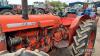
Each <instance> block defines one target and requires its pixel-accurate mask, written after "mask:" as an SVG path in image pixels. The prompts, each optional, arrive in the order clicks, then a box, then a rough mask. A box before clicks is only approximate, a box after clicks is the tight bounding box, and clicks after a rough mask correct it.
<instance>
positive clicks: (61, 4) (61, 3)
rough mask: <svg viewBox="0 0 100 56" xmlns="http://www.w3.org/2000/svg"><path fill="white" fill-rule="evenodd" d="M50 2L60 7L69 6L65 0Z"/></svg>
mask: <svg viewBox="0 0 100 56" xmlns="http://www.w3.org/2000/svg"><path fill="white" fill-rule="evenodd" d="M49 4H50V5H51V6H53V7H58V8H61V7H67V4H66V3H63V2H60V1H52V2H49Z"/></svg>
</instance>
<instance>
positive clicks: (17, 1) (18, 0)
mask: <svg viewBox="0 0 100 56" xmlns="http://www.w3.org/2000/svg"><path fill="white" fill-rule="evenodd" d="M35 1H40V2H44V1H45V0H28V4H29V5H32V4H33V2H35ZM50 1H61V2H66V3H67V4H68V3H71V2H77V1H82V2H84V1H85V0H50ZM94 1H97V0H94ZM98 1H99V0H98ZM8 2H9V4H21V0H8Z"/></svg>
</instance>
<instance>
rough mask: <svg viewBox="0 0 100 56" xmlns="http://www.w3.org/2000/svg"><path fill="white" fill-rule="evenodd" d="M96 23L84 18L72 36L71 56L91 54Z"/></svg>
mask: <svg viewBox="0 0 100 56" xmlns="http://www.w3.org/2000/svg"><path fill="white" fill-rule="evenodd" d="M96 27H97V26H96V23H95V21H93V20H90V19H89V20H86V21H85V22H83V23H82V24H81V25H80V26H79V28H78V29H77V30H76V35H75V36H74V37H73V38H74V42H73V44H72V56H85V55H88V56H91V55H92V53H93V47H94V43H95V38H96Z"/></svg>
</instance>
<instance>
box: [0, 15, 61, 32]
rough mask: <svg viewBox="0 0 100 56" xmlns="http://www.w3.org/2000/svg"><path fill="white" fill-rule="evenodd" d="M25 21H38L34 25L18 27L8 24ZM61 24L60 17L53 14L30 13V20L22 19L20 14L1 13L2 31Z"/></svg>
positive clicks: (0, 23)
mask: <svg viewBox="0 0 100 56" xmlns="http://www.w3.org/2000/svg"><path fill="white" fill-rule="evenodd" d="M24 22H36V24H35V25H32V26H21V27H17V28H15V27H14V28H8V27H7V24H11V23H24ZM39 24H40V25H39ZM59 24H60V18H59V17H57V16H53V15H29V20H24V19H22V16H19V15H8V16H7V15H0V25H1V27H2V32H10V31H17V30H22V29H28V28H37V27H46V26H58V25H59Z"/></svg>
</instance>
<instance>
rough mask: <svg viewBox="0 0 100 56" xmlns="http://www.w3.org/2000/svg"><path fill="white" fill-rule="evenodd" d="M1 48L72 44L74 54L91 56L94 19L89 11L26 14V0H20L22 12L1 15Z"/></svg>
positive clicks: (64, 46)
mask: <svg viewBox="0 0 100 56" xmlns="http://www.w3.org/2000/svg"><path fill="white" fill-rule="evenodd" d="M0 18H1V19H0V52H3V51H9V52H15V51H16V50H18V49H21V48H26V49H28V50H34V49H39V50H42V51H45V52H49V51H50V50H52V49H53V48H54V47H56V48H66V47H72V48H71V52H72V55H73V56H91V54H92V50H93V48H94V43H95V38H96V27H97V26H96V23H95V21H94V20H92V19H91V17H90V16H88V15H83V16H81V17H77V16H76V15H75V14H68V15H67V16H66V17H59V16H54V15H46V14H45V15H28V9H27V0H22V15H10V16H9V15H0Z"/></svg>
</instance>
